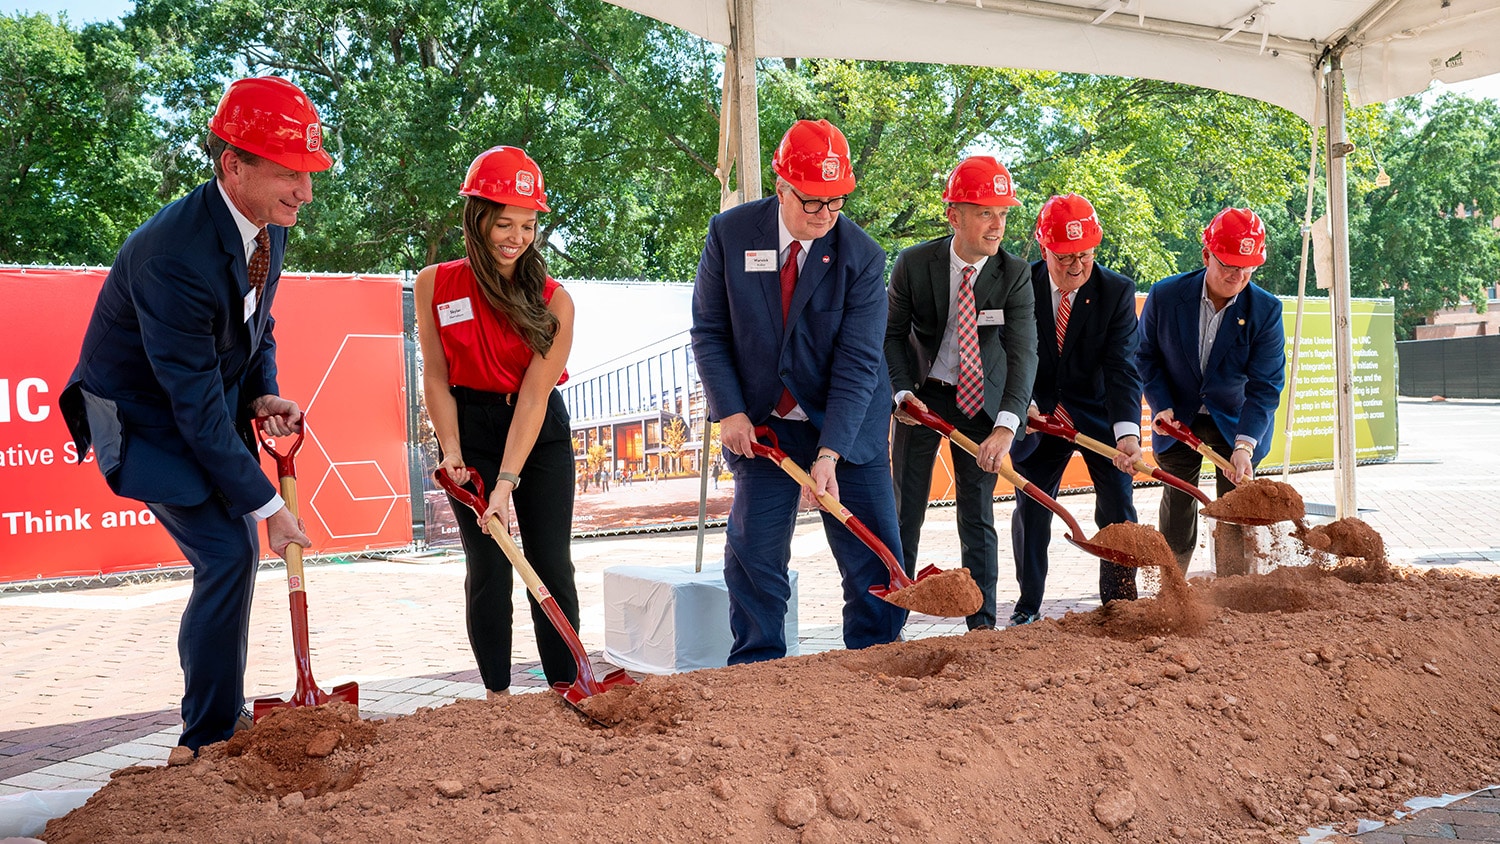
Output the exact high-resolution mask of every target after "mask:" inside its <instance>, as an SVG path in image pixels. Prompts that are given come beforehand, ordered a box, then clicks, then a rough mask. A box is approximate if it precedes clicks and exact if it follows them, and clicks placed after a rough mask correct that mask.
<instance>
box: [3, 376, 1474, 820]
mask: <svg viewBox="0 0 1500 844" xmlns="http://www.w3.org/2000/svg"><path fill="white" fill-rule="evenodd" d="M1497 408H1500V403H1496V402H1448V403H1442V404H1435V403H1429V402H1425V401H1402V402H1401V405H1400V412H1401V418H1400V421H1401V456H1400V459H1398V460H1397V461H1395V462H1393V463H1389V464H1379V465H1371V466H1362V467H1360V468H1359V470H1358V473H1357V479H1358V485H1359V496H1360V499H1359V505H1360V508H1361V510H1362V511H1364V510H1366V509H1367V508H1369V509H1370V511H1369V512H1361V516H1362V518H1364V519H1365V520H1366V521H1368V522H1369V523H1370V524H1371V525H1372V526H1374V527H1375V528H1376V529H1377V530H1379V531H1380V532H1381V533H1382V534H1384V535H1385V537H1386V540H1387V543H1388V545H1389V546H1390V551H1391V555H1392V557H1393V559H1394V560H1395V561H1397V562H1401V563H1408V564H1416V565H1427V566H1463V567H1465V568H1470V569H1474V570H1478V571H1482V572H1485V573H1489V574H1495V575H1500V529H1497V527H1496V518H1495V514H1496V512H1497V510H1500V426H1496V425H1495V420H1496V412H1497ZM1291 482H1292V483H1293V485H1294V486H1296V487H1297V488H1298V489H1299V490H1300V491H1301V492H1302V494H1303V496H1304V497H1305V498H1306V499H1307V500H1308V501H1309V502H1310V503H1313V504H1318V503H1331V502H1332V500H1333V490H1334V488H1335V478H1334V475H1333V473H1332V472H1331V471H1316V472H1306V473H1300V474H1295V475H1292V476H1291ZM670 483H671V482H662V483H660V484H659V485H656V486H654V487H653V486H650V485H638V487H637V488H636V490H635V491H634V492H633V494H635V495H638V496H640V497H641V498H642V500H644V501H650V500H652V499H653V497H670V496H673V495H676V494H677V493H676V491H675V490H672V489H670V488H669V484H670ZM612 494H614V493H612ZM620 494H629V493H625V492H621V493H620ZM1159 495H1160V492H1159V490H1158V489H1156V488H1154V487H1143V488H1140V489H1138V490H1137V494H1136V506H1137V508H1138V509H1139V511H1140V514H1141V518H1142V521H1145V522H1147V523H1154V522H1155V514H1156V504H1157V501H1158V498H1159ZM1062 500H1063V504H1064V505H1065V506H1067V507H1068V508H1069V509H1070V510H1072V511H1073V513H1074V514H1076V515H1077V516H1078V517H1079V520H1080V522H1081V523H1082V524H1083V525H1084V526H1085V528H1086V529H1092V523H1091V516H1092V513H1093V497H1092V496H1091V495H1069V496H1065V497H1064V498H1063V499H1062ZM1011 509H1012V505H1011V504H1010V503H1009V502H1001V503H998V504H997V505H996V519H997V522H999V523H1000V524H1001V526H1002V531H1003V527H1004V525H1005V524H1008V521H1007V520H1008V519H1009V516H1010V513H1011ZM954 518H955V517H954V512H953V510H952V508H946V507H940V508H935V509H933V510H932V511H930V513H929V516H928V519H927V523H926V526H925V528H924V531H923V544H922V562H923V563H924V564H925V563H935V564H937V565H938V566H939V567H942V568H950V567H954V566H957V565H958V560H959V554H958V541H957V537H956V532H955V525H954ZM1204 533H1207V532H1206V531H1205V532H1204ZM722 543H723V537H722V531H714V532H711V534H710V536H709V537H708V539H707V542H706V548H707V552H706V556H707V557H708V558H709V559H713V558H715V557H716V556H717V555H718V553H719V552H720V549H721V548H722ZM1005 544H1006V543H1005V542H1004V537H1003V536H1002V546H1004V545H1005ZM695 545H696V538H695V536H694V535H693V534H692V533H691V532H684V533H662V534H646V535H640V536H632V537H605V538H596V539H588V540H580V541H578V542H576V543H575V544H574V559H575V564H576V566H577V569H578V578H577V579H578V586H579V592H580V601H581V605H582V619H583V622H582V625H581V627H582V629H581V630H580V631H579V635H580V638H581V639H582V640H583V642H584V645H585V647H587V648H588V649H589V651H590V652H591V654H592V655H593V656H594V657H595V659H596V662H597V659H598V655H599V653H600V652H601V651H602V649H603V645H604V611H603V600H602V594H601V593H602V582H603V571H604V569H605V568H607V567H610V566H614V565H620V564H631V565H652V564H661V563H668V562H678V563H691V562H692V560H693V557H694V550H695ZM793 550H794V561H793V565H794V567H795V568H796V569H797V570H798V573H799V577H800V583H799V590H798V597H799V639H800V646H801V652H802V653H813V652H817V651H821V650H827V649H830V648H836V647H840V646H841V645H840V642H839V628H838V617H839V615H838V613H839V605H840V599H839V584H838V579H837V574H836V569H835V567H834V565H833V560H832V556H831V555H830V554H829V552H828V548H827V544H826V541H825V540H824V539H823V535H822V528H821V525H820V523H819V522H818V520H817V519H816V518H815V517H812V516H809V517H806V518H804V519H803V521H802V522H801V523H800V524H799V526H798V528H797V534H796V539H795V540H794V546H793ZM1205 557H1206V555H1205V554H1204V553H1202V552H1201V551H1200V553H1199V554H1198V557H1197V558H1196V559H1195V561H1194V567H1193V571H1192V572H1190V573H1191V574H1196V573H1199V572H1205V571H1206V570H1207V569H1206V566H1207V563H1206V560H1205V559H1204V558H1205ZM410 559H411V560H412V561H410V562H400V561H396V560H384V561H367V562H355V563H345V564H323V565H316V566H310V567H309V569H308V583H309V601H310V604H311V607H310V610H309V615H310V621H311V640H312V645H313V668H314V671H315V672H316V675H317V678H318V681H319V683H320V685H322V686H323V687H324V688H329V687H331V686H333V685H335V684H337V683H340V682H343V681H345V680H357V681H358V682H359V684H360V704H361V709H362V711H363V712H364V713H365V714H366V715H369V716H372V717H380V716H384V715H392V714H403V713H409V712H413V711H415V710H416V709H417V708H418V707H421V706H434V705H442V704H444V703H447V702H449V701H452V700H454V699H456V698H460V697H478V696H480V695H482V694H483V689H482V687H481V686H480V685H479V683H478V682H477V677H476V676H475V675H476V673H477V672H475V670H474V668H473V662H472V656H471V654H470V653H469V649H468V643H467V639H466V635H465V632H464V626H463V609H462V592H463V577H464V570H463V564H462V560H461V558H460V557H458V556H456V555H444V554H432V555H414V556H413V557H411V558H410ZM1010 566H1011V557H1010V554H1009V552H1008V551H1007V550H1005V549H1004V547H1002V551H1001V583H1000V606H1001V609H1002V613H1001V615H1002V617H1003V616H1004V615H1005V612H1003V610H1004V609H1005V608H1007V607H1009V606H1010V604H1011V603H1013V602H1014V601H1015V599H1016V597H1017V593H1016V589H1015V584H1014V578H1013V577H1012V576H1011V573H1010V572H1011V570H1010ZM1097 577H1098V576H1097V567H1096V563H1095V562H1094V561H1093V560H1092V559H1091V558H1086V557H1085V556H1084V555H1083V554H1082V553H1081V552H1079V551H1077V550H1076V549H1074V548H1072V546H1070V545H1068V544H1067V543H1065V542H1063V541H1062V540H1061V539H1060V537H1059V538H1055V540H1054V542H1053V553H1052V573H1051V577H1050V580H1049V584H1048V600H1047V601H1046V603H1045V604H1044V606H1043V612H1044V614H1046V615H1049V616H1055V615H1061V614H1063V613H1065V612H1067V611H1069V610H1087V609H1092V608H1093V607H1095V606H1097V605H1098V597H1097V593H1096V590H1097ZM282 578H283V574H282V572H280V571H279V570H275V571H266V572H263V573H262V574H261V576H260V586H259V588H258V589H257V592H256V598H255V608H254V612H253V617H252V632H251V646H250V652H249V668H248V672H247V678H246V682H247V694H248V695H249V696H250V697H252V698H253V697H260V696H271V695H274V696H283V697H284V696H285V695H286V694H287V689H288V686H289V685H290V684H291V682H292V679H293V675H292V661H291V657H290V653H289V651H290V638H289V636H290V633H289V625H288V614H287V603H286V597H285V594H286V593H285V589H284V587H283V585H282V583H283V580H282ZM517 585H518V586H519V583H518V584H517ZM187 591H188V586H187V583H186V582H185V581H181V580H166V581H158V582H154V583H142V584H127V585H117V586H111V587H106V588H91V589H75V590H69V591H56V592H35V591H19V592H17V591H11V592H6V593H0V689H3V690H4V692H5V693H4V694H0V795H5V794H10V793H16V792H20V791H26V790H32V789H76V788H95V787H97V786H98V785H99V784H100V783H102V782H104V781H106V780H107V778H108V774H109V772H110V771H111V770H114V769H115V768H118V767H121V766H123V765H126V764H133V763H136V762H139V761H156V760H162V759H165V756H166V751H167V749H168V748H170V746H171V745H172V744H174V743H175V736H176V732H177V730H178V720H177V711H176V707H177V704H178V698H179V697H180V695H181V682H182V680H181V674H180V672H179V669H178V667H177V657H176V635H177V618H178V615H179V614H180V612H181V610H182V605H183V603H184V602H185V600H186V597H187ZM522 594H523V593H522V591H521V590H520V589H517V591H516V603H517V605H518V606H520V605H521V604H522V598H521V596H522ZM518 622H519V623H518V624H517V626H516V631H517V632H516V637H515V655H516V660H517V665H516V669H515V678H514V681H513V685H512V687H513V689H514V690H516V691H540V690H542V688H543V686H544V682H543V680H542V678H541V677H540V671H539V669H538V668H537V665H536V662H535V653H536V650H535V642H534V638H533V636H532V633H531V626H530V621H529V618H522V619H518ZM961 630H962V622H961V621H959V622H953V621H951V620H948V619H937V618H933V617H930V616H914V617H913V618H912V620H911V621H910V622H909V624H908V626H907V630H906V634H907V636H908V637H911V638H917V637H924V636H933V635H949V634H953V633H956V632H960V631H961ZM600 667H601V668H603V666H602V664H601V666H600ZM1414 796H1416V795H1414ZM1497 804H1500V797H1497V796H1496V795H1495V794H1494V793H1493V792H1490V793H1486V794H1483V795H1478V796H1475V797H1471V798H1469V799H1467V800H1464V801H1462V802H1461V803H1456V804H1453V805H1451V806H1448V807H1447V808H1444V809H1429V810H1427V811H1425V812H1422V813H1420V814H1418V815H1416V816H1415V817H1414V818H1412V819H1410V820H1407V821H1405V822H1403V823H1399V824H1394V825H1391V826H1387V827H1384V828H1382V829H1380V830H1377V831H1374V832H1369V833H1366V834H1365V835H1363V836H1359V837H1358V838H1355V839H1351V840H1355V841H1358V842H1362V844H1393V842H1397V841H1401V842H1405V844H1418V842H1426V841H1433V840H1439V839H1442V840H1447V841H1454V840H1470V841H1500V823H1497V822H1496V821H1497V820H1500V814H1497V812H1496V808H1495V807H1496V805H1497ZM1486 820H1488V821H1491V823H1490V825H1489V826H1485V825H1484V821H1486ZM1465 836H1468V837H1467V838H1465Z"/></svg>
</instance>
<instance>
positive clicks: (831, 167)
mask: <svg viewBox="0 0 1500 844" xmlns="http://www.w3.org/2000/svg"><path fill="white" fill-rule="evenodd" d="M838 178H839V157H838V156H836V155H831V154H830V155H829V156H828V157H827V158H825V159H823V181H825V182H834V181H838Z"/></svg>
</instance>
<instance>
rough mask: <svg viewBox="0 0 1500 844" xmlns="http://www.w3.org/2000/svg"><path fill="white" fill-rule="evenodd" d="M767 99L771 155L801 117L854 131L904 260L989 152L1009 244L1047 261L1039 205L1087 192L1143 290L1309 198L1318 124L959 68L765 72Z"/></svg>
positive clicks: (876, 214) (1134, 88)
mask: <svg viewBox="0 0 1500 844" xmlns="http://www.w3.org/2000/svg"><path fill="white" fill-rule="evenodd" d="M761 104H762V117H761V126H762V134H763V141H764V143H765V144H766V148H765V157H766V158H767V159H769V157H770V154H771V151H772V149H773V148H774V145H775V143H776V141H777V139H778V138H779V137H780V133H781V131H783V130H784V128H785V127H786V126H787V125H789V124H790V123H791V121H792V120H795V119H797V118H799V117H809V118H816V117H827V118H828V119H830V120H832V121H833V122H834V123H836V124H838V125H839V127H840V128H841V129H843V130H844V132H845V134H846V135H848V137H849V142H850V146H851V149H852V150H853V152H854V158H855V168H854V169H855V174H856V175H857V176H858V177H859V180H860V186H859V189H858V190H857V191H856V192H855V194H854V195H853V198H852V199H851V201H850V204H849V206H848V209H849V213H850V214H851V216H853V217H854V218H855V219H856V220H857V221H858V222H860V223H861V224H862V225H863V226H865V228H866V229H867V230H868V231H869V232H870V233H871V235H873V236H874V237H875V239H876V240H878V241H880V242H881V243H883V244H885V245H886V247H887V248H888V249H891V250H892V252H894V251H897V250H899V249H901V248H903V247H905V246H909V245H911V244H912V243H915V242H918V241H920V240H925V239H927V238H931V237H937V236H940V235H942V234H944V233H945V232H946V230H947V228H946V224H945V223H944V222H943V211H942V200H941V197H942V190H943V184H944V182H945V180H946V178H947V174H948V171H949V170H951V169H952V167H953V165H954V164H955V163H957V161H958V160H959V159H960V158H962V157H963V156H965V155H970V154H975V153H986V154H992V155H995V156H997V157H999V158H1000V160H1001V161H1003V162H1005V163H1006V166H1007V168H1008V169H1010V171H1011V174H1012V176H1013V177H1014V178H1015V179H1016V183H1017V185H1018V188H1019V194H1018V195H1019V197H1020V198H1021V200H1022V202H1023V204H1022V206H1021V207H1020V208H1016V209H1013V210H1012V211H1011V214H1010V220H1009V223H1008V225H1007V229H1006V248H1007V249H1010V250H1011V251H1013V252H1015V253H1016V254H1018V255H1021V256H1023V257H1026V258H1028V259H1032V260H1035V259H1037V258H1039V257H1040V252H1039V250H1038V249H1037V247H1036V245H1035V243H1034V241H1033V240H1032V237H1031V233H1032V229H1033V226H1034V224H1035V220H1036V214H1037V212H1038V211H1039V210H1040V209H1041V205H1042V202H1044V201H1045V200H1046V198H1047V197H1048V196H1050V195H1052V194H1055V193H1079V194H1082V195H1084V196H1086V197H1088V198H1089V200H1090V201H1092V202H1093V203H1094V205H1095V207H1096V208H1097V210H1098V211H1099V215H1100V218H1101V220H1102V221H1103V223H1104V228H1105V240H1104V243H1103V245H1102V246H1101V249H1100V255H1101V260H1102V261H1103V262H1104V263H1105V264H1106V265H1108V266H1110V267H1112V268H1114V269H1117V270H1120V271H1121V272H1125V273H1127V274H1130V275H1133V276H1134V277H1136V278H1137V279H1138V280H1139V281H1140V282H1141V283H1142V284H1143V285H1144V284H1149V283H1150V282H1152V281H1155V280H1157V279H1160V278H1162V277H1164V276H1167V275H1170V274H1172V273H1175V272H1178V271H1181V270H1185V269H1190V268H1192V267H1193V266H1197V265H1198V262H1199V257H1198V256H1199V243H1198V237H1199V235H1200V233H1201V232H1202V229H1203V226H1204V225H1205V224H1206V223H1207V222H1208V220H1209V219H1210V218H1211V217H1212V216H1213V214H1214V213H1216V212H1217V211H1218V210H1219V209H1221V208H1223V207H1224V206H1226V205H1231V204H1234V205H1250V206H1252V207H1255V208H1257V209H1258V210H1260V211H1261V213H1262V214H1263V215H1264V216H1275V215H1281V216H1285V215H1286V212H1285V211H1284V210H1283V206H1285V205H1286V204H1287V202H1288V200H1289V199H1290V198H1291V197H1292V195H1293V194H1295V195H1296V196H1297V197H1298V198H1300V197H1301V196H1302V193H1301V191H1300V190H1298V188H1300V186H1301V184H1302V182H1303V177H1302V175H1301V174H1300V173H1301V169H1302V168H1305V167H1306V163H1305V162H1306V159H1305V156H1304V155H1303V154H1301V150H1303V149H1306V147H1307V144H1308V141H1307V135H1308V132H1309V131H1310V130H1309V128H1308V127H1307V126H1306V124H1304V123H1302V122H1301V121H1300V120H1298V119H1297V118H1296V117H1295V116H1293V115H1291V114H1290V113H1289V112H1286V111H1283V110H1281V109H1279V108H1276V107H1273V106H1268V105H1266V104H1264V103H1260V102H1257V101H1254V100H1248V99H1245V98H1243V97H1236V96H1231V95H1228V94H1222V93H1218V92H1214V91H1207V90H1203V89H1200V88H1193V87H1190V86H1185V85H1176V84H1172V83H1167V82H1156V81H1152V80H1145V79H1125V78H1120V77H1099V76H1085V75H1078V74H1057V73H1046V72H1040V71H1018V70H1003V69H993V68H976V67H966V66H958V65H953V66H941V65H922V64H901V63H888V62H855V61H833V60H810V61H799V62H793V63H790V64H789V65H787V64H783V65H782V66H780V67H777V66H774V65H772V64H767V66H766V68H765V70H764V73H763V77H762V89H761ZM770 178H771V177H770V176H769V175H768V176H767V184H768V185H769V184H770ZM1300 213H1301V212H1300V206H1299V210H1298V216H1299V217H1300ZM1286 225H1288V226H1291V227H1292V229H1293V230H1294V231H1295V230H1296V221H1293V220H1290V219H1288V220H1287V221H1286ZM1278 269H1280V268H1278V267H1276V266H1274V265H1273V266H1272V267H1269V268H1268V274H1270V275H1274V274H1276V271H1277V270H1278ZM1287 272H1289V273H1290V274H1291V275H1292V277H1295V269H1294V268H1292V269H1290V270H1287Z"/></svg>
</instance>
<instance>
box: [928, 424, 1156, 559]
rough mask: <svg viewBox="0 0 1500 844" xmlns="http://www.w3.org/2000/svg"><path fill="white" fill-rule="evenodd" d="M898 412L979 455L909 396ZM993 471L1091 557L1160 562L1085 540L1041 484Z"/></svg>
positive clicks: (973, 445)
mask: <svg viewBox="0 0 1500 844" xmlns="http://www.w3.org/2000/svg"><path fill="white" fill-rule="evenodd" d="M901 412H902V413H905V414H906V415H907V416H910V417H911V418H912V419H915V420H916V421H917V422H919V423H921V424H922V425H925V426H927V427H928V428H931V429H932V430H934V431H936V432H938V433H939V434H942V435H943V436H944V437H947V438H948V441H949V442H952V443H955V444H956V445H957V446H958V447H959V448H961V449H963V450H964V451H967V452H968V453H969V454H970V455H971V456H972V457H974V458H976V459H977V458H978V457H979V445H978V443H975V442H974V441H973V440H971V439H969V438H968V437H967V436H965V435H964V434H963V432H961V431H958V430H956V429H955V428H954V427H953V426H952V425H950V424H948V420H946V419H944V418H943V417H941V416H938V415H937V414H936V413H933V412H932V411H930V410H919V409H918V408H917V406H916V405H914V404H912V403H911V401H909V400H908V401H903V402H902V403H901ZM995 471H996V473H998V474H999V475H1000V477H1002V478H1004V479H1006V480H1007V481H1009V482H1010V483H1011V485H1012V486H1014V487H1015V488H1016V491H1017V492H1021V493H1025V494H1026V495H1028V496H1030V497H1031V498H1032V499H1033V500H1034V501H1036V502H1037V503H1038V504H1041V505H1042V506H1043V507H1046V508H1047V509H1048V510H1051V511H1052V512H1053V513H1055V514H1057V516H1058V518H1060V519H1062V520H1063V522H1064V523H1066V524H1067V526H1068V531H1069V532H1068V533H1064V534H1063V538H1064V539H1066V540H1068V541H1069V542H1071V543H1073V544H1074V545H1075V546H1077V547H1078V548H1080V549H1082V550H1084V551H1086V552H1088V553H1090V554H1093V555H1094V556H1095V557H1099V558H1101V559H1105V560H1108V561H1110V562H1111V563H1114V564H1116V565H1121V566H1131V567H1133V568H1141V567H1143V566H1157V565H1161V562H1160V561H1159V560H1154V559H1146V558H1143V557H1138V556H1136V555H1135V554H1132V553H1130V552H1129V551H1125V550H1122V549H1120V548H1115V547H1112V546H1109V545H1104V544H1101V543H1098V542H1089V541H1087V540H1085V539H1084V538H1083V528H1081V527H1079V525H1078V520H1077V519H1074V518H1073V514H1072V513H1069V512H1068V509H1067V508H1066V507H1064V506H1062V505H1061V504H1059V503H1057V500H1056V499H1055V498H1053V497H1052V496H1050V495H1048V494H1047V493H1045V492H1042V489H1041V487H1039V486H1037V485H1036V484H1034V483H1032V482H1031V481H1028V480H1026V479H1025V478H1023V477H1021V475H1020V473H1019V472H1017V471H1016V470H1015V469H1012V468H1011V467H1010V466H1007V465H1006V464H1005V463H1003V462H1002V463H1001V464H1000V465H999V466H997V467H996V469H995Z"/></svg>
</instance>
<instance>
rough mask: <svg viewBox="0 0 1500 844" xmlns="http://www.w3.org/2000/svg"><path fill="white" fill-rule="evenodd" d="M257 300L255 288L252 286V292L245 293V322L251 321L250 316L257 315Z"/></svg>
mask: <svg viewBox="0 0 1500 844" xmlns="http://www.w3.org/2000/svg"><path fill="white" fill-rule="evenodd" d="M255 302H256V298H255V288H253V287H252V288H250V292H249V293H246V294H245V322H249V321H250V318H251V317H253V316H255Z"/></svg>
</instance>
